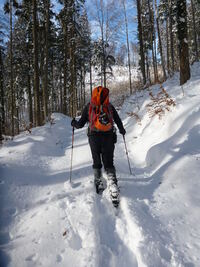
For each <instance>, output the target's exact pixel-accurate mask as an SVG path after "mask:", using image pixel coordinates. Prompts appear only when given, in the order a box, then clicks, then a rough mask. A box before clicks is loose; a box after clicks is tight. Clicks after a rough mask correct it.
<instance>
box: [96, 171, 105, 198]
mask: <svg viewBox="0 0 200 267" xmlns="http://www.w3.org/2000/svg"><path fill="white" fill-rule="evenodd" d="M101 178H102V173H101V169H94V183H95V187H96V193H97V194H102V192H103V190H104V185H103V182H102V179H101Z"/></svg>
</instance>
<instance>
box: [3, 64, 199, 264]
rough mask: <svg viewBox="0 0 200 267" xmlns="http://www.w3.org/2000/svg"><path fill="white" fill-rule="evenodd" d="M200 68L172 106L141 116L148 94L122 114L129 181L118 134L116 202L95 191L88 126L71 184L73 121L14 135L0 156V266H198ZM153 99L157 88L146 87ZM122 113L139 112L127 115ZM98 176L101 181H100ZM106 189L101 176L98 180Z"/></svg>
mask: <svg viewBox="0 0 200 267" xmlns="http://www.w3.org/2000/svg"><path fill="white" fill-rule="evenodd" d="M199 68H200V64H197V63H196V64H194V65H193V66H192V78H191V79H190V80H189V81H188V82H187V84H185V85H184V87H183V90H182V89H181V87H180V86H179V85H178V84H179V81H178V78H179V77H178V74H175V76H174V77H173V78H171V79H169V80H168V81H167V82H166V83H164V84H163V87H164V89H165V90H166V91H167V93H168V94H169V96H170V97H171V98H172V99H173V100H174V101H175V103H176V106H170V107H169V108H170V110H169V111H167V110H165V112H164V114H163V115H162V117H161V118H160V119H159V117H158V115H155V116H153V117H150V116H149V112H147V107H146V105H147V104H148V103H150V101H151V100H150V97H149V92H148V91H140V92H139V93H138V94H137V100H138V103H139V106H140V110H139V111H138V109H137V101H136V97H135V96H131V97H129V98H127V100H126V101H125V103H124V105H123V106H122V108H121V111H120V116H121V118H122V119H123V123H124V125H125V128H126V131H127V134H126V142H127V147H128V152H129V157H130V162H131V167H132V172H133V174H132V175H131V174H129V169H128V163H127V158H126V153H125V149H124V143H123V139H122V137H121V136H120V135H119V134H118V143H117V145H116V149H115V166H116V169H117V176H118V180H119V185H120V194H121V202H120V207H119V209H118V210H116V209H115V208H114V207H113V206H112V204H111V202H110V199H109V194H108V190H105V191H104V193H103V196H102V197H101V196H98V195H96V193H95V190H94V185H93V174H92V167H91V164H92V162H91V152H90V149H89V146H88V141H87V136H86V127H85V128H83V129H80V130H76V131H75V139H74V142H75V143H74V153H73V173H72V185H71V184H70V183H69V173H70V163H71V159H70V157H71V137H72V130H71V126H70V122H71V119H70V118H68V117H66V116H64V115H62V114H53V118H54V124H52V125H51V124H49V123H47V124H46V125H45V126H43V127H37V128H34V129H33V130H32V133H31V134H29V133H27V132H24V133H21V134H20V135H19V136H16V137H15V138H14V140H9V141H7V142H6V143H5V144H4V145H3V146H2V147H1V149H0V203H1V204H0V214H1V216H0V266H1V267H4V266H10V267H13V266H15V267H29V266H30V267H31V266H45V267H54V266H63V267H68V266H69V267H71V266H72V267H84V266H85V267H86V266H87V267H88V266H91V267H100V266H101V267H134V266H138V267H145V266H146V267H162V266H167V267H173V266H174V267H182V266H183V267H198V266H200V255H199V251H200V228H199V224H198V223H199V221H200V195H199V191H200V181H199V173H200V164H199V163H200V142H199V140H200V107H199V103H200V76H199ZM150 90H151V92H152V93H153V95H154V96H156V95H157V93H158V92H159V91H160V87H159V85H156V86H153V87H151V88H150ZM127 112H129V113H131V112H134V113H137V115H138V116H139V118H140V121H139V120H138V121H137V120H136V117H135V116H132V117H131V116H128V115H127ZM104 178H105V175H104ZM104 183H105V184H106V179H104Z"/></svg>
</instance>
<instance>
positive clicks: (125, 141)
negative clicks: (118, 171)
mask: <svg viewBox="0 0 200 267" xmlns="http://www.w3.org/2000/svg"><path fill="white" fill-rule="evenodd" d="M123 139H124V146H125V150H126V155H127V159H128V166H129V171H130V174H132V171H131V165H130V161H129V156H128V149H127V146H126V141H125V136H124V135H123Z"/></svg>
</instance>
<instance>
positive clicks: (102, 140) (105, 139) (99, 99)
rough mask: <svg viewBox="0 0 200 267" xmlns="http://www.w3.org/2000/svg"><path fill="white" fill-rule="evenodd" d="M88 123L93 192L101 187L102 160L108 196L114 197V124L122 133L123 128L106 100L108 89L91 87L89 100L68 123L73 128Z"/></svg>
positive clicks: (115, 185) (102, 187) (115, 181)
mask: <svg viewBox="0 0 200 267" xmlns="http://www.w3.org/2000/svg"><path fill="white" fill-rule="evenodd" d="M87 122H88V123H89V126H88V131H87V134H88V139H89V145H90V149H91V153H92V158H93V170H94V182H95V186H96V192H97V193H100V192H102V191H103V190H104V186H103V182H102V170H101V169H102V163H103V166H104V169H105V172H106V174H107V178H108V183H109V189H110V192H111V195H112V197H114V198H117V197H118V195H119V189H118V185H117V182H118V181H117V177H116V170H115V166H114V149H115V143H116V139H117V136H116V129H115V126H114V123H116V125H117V127H118V129H119V132H120V134H122V135H125V134H126V131H125V129H124V126H123V124H122V121H121V119H120V117H119V115H118V113H117V111H116V109H115V108H114V106H113V105H112V104H111V103H110V102H109V89H108V88H105V87H102V86H98V87H96V88H94V89H93V91H92V97H91V100H90V102H89V103H88V104H87V105H86V106H85V108H84V109H83V112H82V115H81V118H80V119H79V120H78V121H77V120H75V118H73V119H72V121H71V126H72V127H75V128H77V129H79V128H82V127H84V125H85V124H86V123H87Z"/></svg>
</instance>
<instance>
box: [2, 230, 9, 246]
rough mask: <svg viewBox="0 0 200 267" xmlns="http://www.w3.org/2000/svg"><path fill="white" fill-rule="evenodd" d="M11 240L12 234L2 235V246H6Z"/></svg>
mask: <svg viewBox="0 0 200 267" xmlns="http://www.w3.org/2000/svg"><path fill="white" fill-rule="evenodd" d="M10 240H11V236H10V233H8V232H7V233H6V232H5V233H0V245H5V244H8V243H9V241H10Z"/></svg>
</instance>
